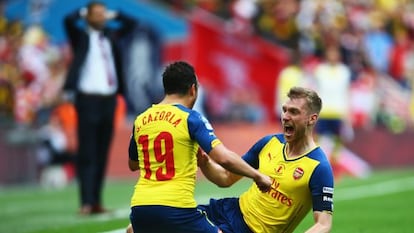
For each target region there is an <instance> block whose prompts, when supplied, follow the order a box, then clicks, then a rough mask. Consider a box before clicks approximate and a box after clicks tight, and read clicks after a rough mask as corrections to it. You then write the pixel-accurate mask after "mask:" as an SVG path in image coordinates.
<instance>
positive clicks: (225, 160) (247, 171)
mask: <svg viewBox="0 0 414 233" xmlns="http://www.w3.org/2000/svg"><path fill="white" fill-rule="evenodd" d="M208 155H209V156H210V157H211V158H212V159H213V160H214V161H215V162H217V163H218V164H220V165H221V166H222V167H224V168H225V169H226V170H228V171H230V172H232V173H235V174H237V175H240V176H246V177H250V178H252V179H253V180H254V181H255V183H256V185H257V187H258V188H259V189H260V190H261V191H262V192H267V191H268V190H269V189H270V185H271V180H270V177H268V176H265V175H263V174H262V173H260V172H259V171H258V170H256V169H254V168H253V167H251V166H250V165H249V164H248V163H246V162H245V161H244V160H243V159H241V158H240V156H238V155H237V154H236V153H234V152H233V151H231V150H228V149H227V148H226V147H225V146H224V145H222V144H220V145H218V146H216V147H215V148H214V149H213V150H211V151H210V153H209V154H208Z"/></svg>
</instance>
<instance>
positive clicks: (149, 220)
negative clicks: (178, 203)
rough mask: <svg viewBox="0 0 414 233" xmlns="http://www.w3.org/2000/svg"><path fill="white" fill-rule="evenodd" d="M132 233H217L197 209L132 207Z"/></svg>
mask: <svg viewBox="0 0 414 233" xmlns="http://www.w3.org/2000/svg"><path fill="white" fill-rule="evenodd" d="M129 218H130V221H131V223H132V227H133V229H134V233H167V232H168V233H184V232H185V233H219V232H221V231H220V230H219V228H218V227H217V226H215V225H214V224H213V223H212V222H211V221H209V219H207V217H206V215H205V214H204V213H203V212H202V211H200V210H198V209H197V208H175V207H169V206H159V205H149V206H134V207H132V208H131V214H130V216H129Z"/></svg>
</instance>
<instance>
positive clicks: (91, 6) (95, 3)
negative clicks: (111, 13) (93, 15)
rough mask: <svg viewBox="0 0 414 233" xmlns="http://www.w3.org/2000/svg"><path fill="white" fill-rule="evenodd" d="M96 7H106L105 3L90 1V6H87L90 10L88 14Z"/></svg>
mask: <svg viewBox="0 0 414 233" xmlns="http://www.w3.org/2000/svg"><path fill="white" fill-rule="evenodd" d="M95 6H106V5H105V3H103V2H101V1H90V2H89V3H88V5H86V8H87V9H88V12H90V11H91V10H92V8H94V7H95Z"/></svg>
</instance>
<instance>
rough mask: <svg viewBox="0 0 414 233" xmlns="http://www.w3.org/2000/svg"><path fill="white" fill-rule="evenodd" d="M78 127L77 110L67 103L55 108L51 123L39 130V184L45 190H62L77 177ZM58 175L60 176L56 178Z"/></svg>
mask: <svg viewBox="0 0 414 233" xmlns="http://www.w3.org/2000/svg"><path fill="white" fill-rule="evenodd" d="M76 127H77V117H76V111H75V108H74V106H73V105H72V104H71V103H69V102H65V103H61V104H59V105H57V106H56V107H55V108H54V109H53V112H52V113H51V114H50V118H49V122H48V123H47V124H45V125H44V126H42V127H41V128H40V129H39V131H38V134H39V138H40V145H39V148H38V150H37V159H38V163H39V164H38V165H39V169H40V183H41V184H42V185H43V186H45V187H46V188H55V187H63V186H65V185H66V184H68V182H69V181H71V180H72V179H73V178H74V176H75V155H76V151H77V147H78V142H77V137H76ZM57 174H60V176H58V177H54V176H57ZM56 178H57V179H56Z"/></svg>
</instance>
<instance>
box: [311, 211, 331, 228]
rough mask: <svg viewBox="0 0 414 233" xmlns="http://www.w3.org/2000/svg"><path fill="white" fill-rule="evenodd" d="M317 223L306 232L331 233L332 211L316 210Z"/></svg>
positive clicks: (314, 215)
mask: <svg viewBox="0 0 414 233" xmlns="http://www.w3.org/2000/svg"><path fill="white" fill-rule="evenodd" d="M313 218H314V220H315V224H314V225H313V226H312V227H311V228H309V229H308V230H307V231H306V232H305V233H329V232H331V228H332V213H331V212H328V211H314V212H313Z"/></svg>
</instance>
